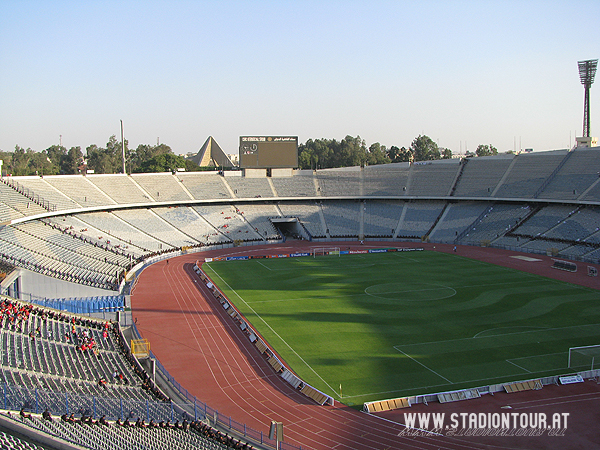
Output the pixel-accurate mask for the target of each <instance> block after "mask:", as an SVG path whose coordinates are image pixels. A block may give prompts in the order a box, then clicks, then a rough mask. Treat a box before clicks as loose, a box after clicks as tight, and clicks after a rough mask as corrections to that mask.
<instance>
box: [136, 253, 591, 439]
mask: <svg viewBox="0 0 600 450" xmlns="http://www.w3.org/2000/svg"><path fill="white" fill-rule="evenodd" d="M314 245H315V244H312V245H310V244H309V243H306V242H292V243H291V244H281V245H276V246H257V247H242V248H232V249H228V250H221V251H211V252H202V253H195V254H191V255H184V256H180V257H176V258H172V259H170V260H169V262H168V263H167V262H166V261H161V262H159V263H156V264H154V265H152V266H150V267H148V268H146V269H145V270H144V272H143V273H142V274H141V275H140V277H139V280H138V282H137V285H136V287H135V288H134V291H133V294H132V299H131V303H132V310H133V316H134V317H135V318H136V320H137V328H138V330H139V331H140V333H141V334H142V335H143V337H144V338H146V339H148V340H149V341H150V344H151V348H152V352H153V353H154V354H155V355H156V356H157V358H158V359H159V360H160V362H161V363H162V364H163V365H164V366H165V368H166V369H167V370H168V371H169V373H170V374H171V375H173V376H174V377H175V379H176V380H177V381H179V383H181V385H182V386H184V387H185V388H186V389H187V390H188V391H189V392H190V393H191V394H192V395H195V396H196V397H197V398H198V399H199V400H202V401H203V402H206V403H207V404H208V405H210V406H211V407H212V408H214V409H216V410H218V411H219V413H223V414H225V415H227V416H231V417H232V418H233V419H234V420H236V421H238V422H242V423H246V424H247V425H248V426H249V427H252V428H254V429H256V430H259V431H263V433H265V434H268V429H269V425H270V423H271V421H272V420H276V421H279V422H283V424H284V435H285V441H286V442H288V443H292V444H295V445H301V446H302V448H303V449H304V448H305V449H339V450H342V449H407V450H410V449H423V450H438V449H440V450H454V449H456V450H458V449H461V450H467V449H473V450H474V449H481V450H485V449H487V450H492V449H493V450H499V449H515V448H530V447H529V445H528V444H530V443H531V442H532V441H523V442H522V443H521V444H525V442H527V444H525V445H527V446H526V447H524V446H521V445H519V444H518V441H517V440H514V439H510V440H507V439H506V438H504V439H502V438H500V439H495V440H490V439H489V438H488V439H487V440H485V441H484V440H474V439H472V438H462V437H449V436H431V435H430V436H421V437H401V436H398V433H400V432H401V431H402V430H403V429H404V427H403V426H402V425H400V424H397V423H395V422H393V421H390V420H385V419H383V418H381V417H377V416H373V415H368V414H364V413H361V412H358V411H356V410H354V409H352V408H349V407H346V406H344V405H341V404H339V403H337V402H336V406H335V407H331V406H319V405H317V404H315V403H314V402H312V401H311V400H309V399H308V398H306V397H305V396H304V395H302V394H300V393H298V392H297V391H296V390H294V389H293V388H292V387H291V386H290V385H289V384H287V383H286V382H284V381H283V380H282V379H281V378H280V377H279V376H278V375H276V374H275V372H274V371H273V369H272V368H271V366H270V365H269V364H268V363H267V362H266V360H265V359H264V358H263V356H262V355H261V354H260V353H259V352H258V350H257V349H256V348H255V347H254V345H252V344H251V343H250V342H249V340H248V338H247V337H246V336H245V335H244V334H243V333H242V331H241V330H240V329H239V327H238V326H237V325H236V324H235V323H234V322H233V321H232V320H231V318H230V317H229V316H228V315H227V314H226V313H225V311H224V310H223V308H222V307H221V305H220V304H219V303H218V302H217V301H216V300H215V299H214V297H213V296H212V294H211V293H210V292H209V291H208V290H207V289H206V287H205V286H204V285H203V283H202V282H201V281H200V279H199V278H198V276H197V275H196V274H195V273H194V272H193V269H192V267H193V265H194V262H195V261H196V260H197V259H199V258H204V257H210V256H215V255H217V254H224V253H227V254H242V253H243V254H252V253H258V254H275V253H283V252H290V251H298V250H299V248H300V247H302V246H305V247H306V246H314ZM335 245H336V246H339V247H343V248H346V247H347V246H349V245H352V246H355V245H356V242H350V243H335ZM392 245H393V246H404V247H406V246H411V245H413V244H409V243H403V242H400V243H393V244H391V243H389V242H386V243H379V244H376V243H369V245H368V246H372V247H382V246H392ZM425 246H426V247H427V248H431V247H432V245H431V244H426V245H425ZM364 247H367V245H365V246H364ZM364 247H363V248H364ZM436 247H437V248H436V251H446V252H449V251H451V247H450V246H444V245H440V244H436ZM467 251H468V252H470V253H471V254H469V255H468V256H470V257H475V258H477V259H482V260H490V262H494V263H496V264H500V265H506V266H511V267H516V268H519V269H521V270H527V271H531V272H536V273H539V270H541V268H542V264H539V265H535V264H532V263H527V262H524V261H522V260H518V259H514V258H510V257H508V256H509V255H514V253H510V252H504V251H494V250H490V249H485V250H483V249H477V248H465V247H459V252H462V253H463V254H464V255H465V256H466V255H467ZM535 256H536V258H537V257H538V256H537V255H535ZM539 258H541V259H547V258H546V257H542V256H540V257H539ZM549 264H550V263H549V261H544V265H543V268H544V271H545V274H546V276H554V277H555V278H567V279H568V280H569V281H572V282H578V283H579V284H586V285H588V286H590V287H592V286H593V287H596V286H595V285H594V284H597V280H595V279H591V278H590V277H585V276H584V275H582V274H581V273H579V274H565V273H564V272H562V271H558V270H553V271H550V270H549V269H548V267H549ZM555 272H556V273H555ZM580 272H584V271H583V270H580ZM573 275H575V276H577V280H575V281H574V276H573ZM569 276H570V277H569ZM578 280H580V281H578ZM584 384H586V385H588V384H589V383H584ZM593 384H594V385H595V386H597V385H596V384H595V383H593ZM540 392H544V390H542V391H540ZM512 395H523V393H520V394H512ZM525 395H527V394H525ZM522 398H525V397H522ZM599 398H600V392H597V393H596V395H595V396H594V397H593V398H589V397H586V400H585V401H582V402H581V404H580V405H579V406H580V408H585V407H587V406H590V407H593V408H594V409H598V406H600V405H599V403H600V399H599ZM511 399H515V400H516V398H515V397H511ZM590 400H593V401H590ZM574 402H576V400H574ZM460 403H463V404H465V405H466V404H467V403H468V404H471V403H470V402H460ZM592 403H593V405H592ZM471 405H472V407H471V409H470V412H474V411H476V409H475V404H471ZM418 406H421V405H418ZM413 408H414V407H413ZM413 408H411V410H412V409H413ZM420 411H421V412H423V411H428V410H423V409H421V410H420ZM431 412H433V410H432V411H431ZM590 417H591V416H590ZM392 418H393V417H390V419H392ZM581 420H584V421H585V417H584V418H583V419H581ZM596 423H597V421H596V422H595V423H594V425H591V426H593V427H594V428H595V426H596ZM581 425H582V426H585V424H581ZM530 439H531V438H530ZM557 439H559V438H554V442H555V443H556V444H559V443H560V446H558V447H555V448H568V446H566V445H565V444H566V442H565V440H564V439H560V440H559V441H557ZM534 442H535V443H537V444H542V442H541V441H534ZM588 442H589V441H588ZM549 445H552V444H549ZM531 448H554V447H553V446H551V447H548V446H547V445H546V444H544V445H543V446H540V447H537V445H536V447H531ZM572 448H585V447H572Z"/></svg>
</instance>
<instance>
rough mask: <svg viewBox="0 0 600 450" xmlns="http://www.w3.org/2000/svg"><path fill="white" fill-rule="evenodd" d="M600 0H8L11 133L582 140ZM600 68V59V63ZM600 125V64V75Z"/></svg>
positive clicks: (174, 142)
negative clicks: (583, 66) (587, 68)
mask: <svg viewBox="0 0 600 450" xmlns="http://www.w3.org/2000/svg"><path fill="white" fill-rule="evenodd" d="M599 19H600V1H598V0H594V1H580V0H573V1H527V0H525V1H523V0H520V1H508V0H500V1H411V2H403V1H379V0H370V1H351V0H350V1H349V0H345V1H327V0H324V1H285V0H279V1H260V0H259V1H226V0H222V1H139V2H137V1H126V0H125V1H81V0H79V1H72V2H71V1H60V0H57V1H28V0H19V1H13V0H0V149H1V150H5V151H10V150H13V149H14V147H15V145H16V144H18V145H20V146H22V147H25V148H27V147H31V148H32V149H34V150H37V151H41V150H44V149H45V148H47V147H49V146H50V145H53V144H57V143H58V142H59V136H60V135H62V142H63V145H65V146H66V147H67V148H69V147H71V146H77V145H79V146H81V147H82V149H85V147H86V146H88V145H90V144H97V145H99V146H104V145H105V144H106V142H107V141H108V138H109V136H110V135H112V134H115V135H117V137H119V134H120V123H119V120H120V119H122V120H123V122H124V124H125V137H126V139H128V140H129V144H130V148H135V147H137V145H138V144H141V143H143V144H155V143H156V141H157V138H160V142H163V143H166V144H168V145H170V146H171V148H172V149H173V151H174V152H175V153H186V152H189V151H198V149H199V148H200V146H201V145H202V144H203V142H204V140H205V139H206V138H207V137H208V136H209V135H212V136H213V137H214V138H215V139H216V140H217V142H219V143H220V144H221V146H222V147H223V149H224V150H225V151H226V152H227V153H237V147H238V138H239V136H240V135H298V136H299V139H300V142H305V141H306V140H307V139H309V138H322V137H327V138H336V139H338V140H339V139H342V138H343V137H344V136H346V135H348V134H350V135H353V136H356V135H360V136H361V137H362V138H363V139H365V140H366V142H367V145H369V144H371V143H373V142H375V141H378V142H380V143H382V144H384V145H386V146H388V147H390V146H392V145H397V146H399V147H400V146H409V145H410V143H411V141H412V140H413V139H414V138H415V137H416V136H417V135H419V134H426V135H428V136H430V137H431V138H432V139H434V140H435V141H437V142H438V144H439V145H440V146H442V147H448V148H450V149H451V150H452V151H453V152H455V153H459V152H460V149H461V147H462V152H463V153H464V151H465V147H466V146H468V149H469V150H474V149H475V148H476V146H477V144H481V143H491V144H493V145H495V146H496V147H497V148H498V149H499V150H500V151H506V150H512V149H513V146H514V144H515V141H516V145H517V147H518V146H519V142H521V144H522V147H523V148H534V149H535V150H549V149H556V148H566V147H568V145H569V143H570V139H571V141H572V142H574V139H575V135H580V134H581V133H582V127H583V125H582V123H583V86H582V85H581V84H580V82H579V75H578V71H577V61H578V60H584V59H596V58H599V57H600V27H598V25H597V24H598V20H599ZM598 78H600V74H599V77H598ZM591 104H592V111H591V118H592V124H591V129H592V134H593V135H595V136H599V135H600V79H599V80H598V81H597V83H596V84H595V85H594V86H593V87H592V90H591Z"/></svg>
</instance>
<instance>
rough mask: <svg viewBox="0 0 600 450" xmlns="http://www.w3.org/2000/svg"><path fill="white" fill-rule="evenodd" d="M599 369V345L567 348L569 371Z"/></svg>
mask: <svg viewBox="0 0 600 450" xmlns="http://www.w3.org/2000/svg"><path fill="white" fill-rule="evenodd" d="M598 367H600V345H586V346H584V347H571V348H569V369H577V370H593V369H595V368H598Z"/></svg>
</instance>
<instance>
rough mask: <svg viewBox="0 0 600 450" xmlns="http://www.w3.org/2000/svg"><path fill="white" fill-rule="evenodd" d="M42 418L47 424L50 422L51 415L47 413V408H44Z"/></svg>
mask: <svg viewBox="0 0 600 450" xmlns="http://www.w3.org/2000/svg"><path fill="white" fill-rule="evenodd" d="M42 418H43V419H44V420H47V421H48V422H52V415H51V414H50V411H48V408H46V409H45V410H44V412H43V413H42Z"/></svg>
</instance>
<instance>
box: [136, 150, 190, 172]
mask: <svg viewBox="0 0 600 450" xmlns="http://www.w3.org/2000/svg"><path fill="white" fill-rule="evenodd" d="M179 168H185V169H186V171H188V170H189V171H191V170H198V169H199V166H198V165H197V164H195V163H193V162H192V161H189V160H187V159H185V158H184V157H183V156H179V155H174V154H173V153H163V154H160V155H156V156H154V157H153V158H150V159H149V160H147V161H144V162H143V164H142V165H141V166H140V167H139V168H138V169H137V172H144V173H149V172H172V171H176V170H177V169H179Z"/></svg>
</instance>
